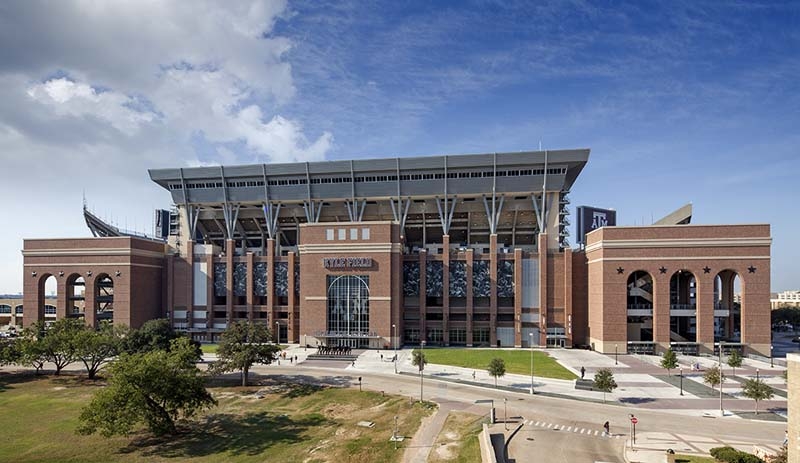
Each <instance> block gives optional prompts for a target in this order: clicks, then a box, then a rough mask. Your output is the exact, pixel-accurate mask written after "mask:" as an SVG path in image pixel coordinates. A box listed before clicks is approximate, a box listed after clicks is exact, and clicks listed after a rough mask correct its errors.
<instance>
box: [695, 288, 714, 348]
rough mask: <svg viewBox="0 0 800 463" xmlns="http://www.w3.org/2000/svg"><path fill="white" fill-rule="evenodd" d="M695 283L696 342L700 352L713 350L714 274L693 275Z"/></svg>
mask: <svg viewBox="0 0 800 463" xmlns="http://www.w3.org/2000/svg"><path fill="white" fill-rule="evenodd" d="M695 281H696V283H697V288H696V290H697V300H696V302H697V312H696V313H697V316H696V321H697V324H696V329H697V342H698V343H700V346H699V348H700V352H701V353H703V352H706V353H710V352H714V276H713V275H705V274H703V273H700V275H695Z"/></svg>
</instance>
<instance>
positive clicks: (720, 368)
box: [719, 341, 725, 416]
mask: <svg viewBox="0 0 800 463" xmlns="http://www.w3.org/2000/svg"><path fill="white" fill-rule="evenodd" d="M719 414H720V415H721V416H725V409H724V408H722V341H720V342H719Z"/></svg>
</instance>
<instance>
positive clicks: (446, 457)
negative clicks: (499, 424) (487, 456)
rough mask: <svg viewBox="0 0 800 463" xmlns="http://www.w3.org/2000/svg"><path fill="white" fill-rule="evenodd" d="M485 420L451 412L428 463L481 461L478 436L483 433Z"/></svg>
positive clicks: (480, 417) (470, 462) (471, 415)
mask: <svg viewBox="0 0 800 463" xmlns="http://www.w3.org/2000/svg"><path fill="white" fill-rule="evenodd" d="M484 418H485V417H483V416H478V415H473V414H471V413H463V412H450V414H448V415H447V420H445V422H444V426H443V427H442V431H441V432H440V433H439V436H438V437H437V438H436V444H435V445H434V447H433V449H432V451H431V453H430V456H429V457H428V463H439V462H455V463H473V462H476V461H481V444H480V442H479V441H478V434H480V433H481V430H482V426H481V424H482V423H483V420H484Z"/></svg>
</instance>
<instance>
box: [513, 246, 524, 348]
mask: <svg viewBox="0 0 800 463" xmlns="http://www.w3.org/2000/svg"><path fill="white" fill-rule="evenodd" d="M514 347H522V249H514Z"/></svg>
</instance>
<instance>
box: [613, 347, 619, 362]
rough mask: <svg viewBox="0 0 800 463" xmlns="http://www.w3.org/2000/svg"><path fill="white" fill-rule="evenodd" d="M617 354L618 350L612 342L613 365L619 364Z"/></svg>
mask: <svg viewBox="0 0 800 463" xmlns="http://www.w3.org/2000/svg"><path fill="white" fill-rule="evenodd" d="M618 356H619V352H618V351H617V345H616V344H614V365H619V361H618Z"/></svg>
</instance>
